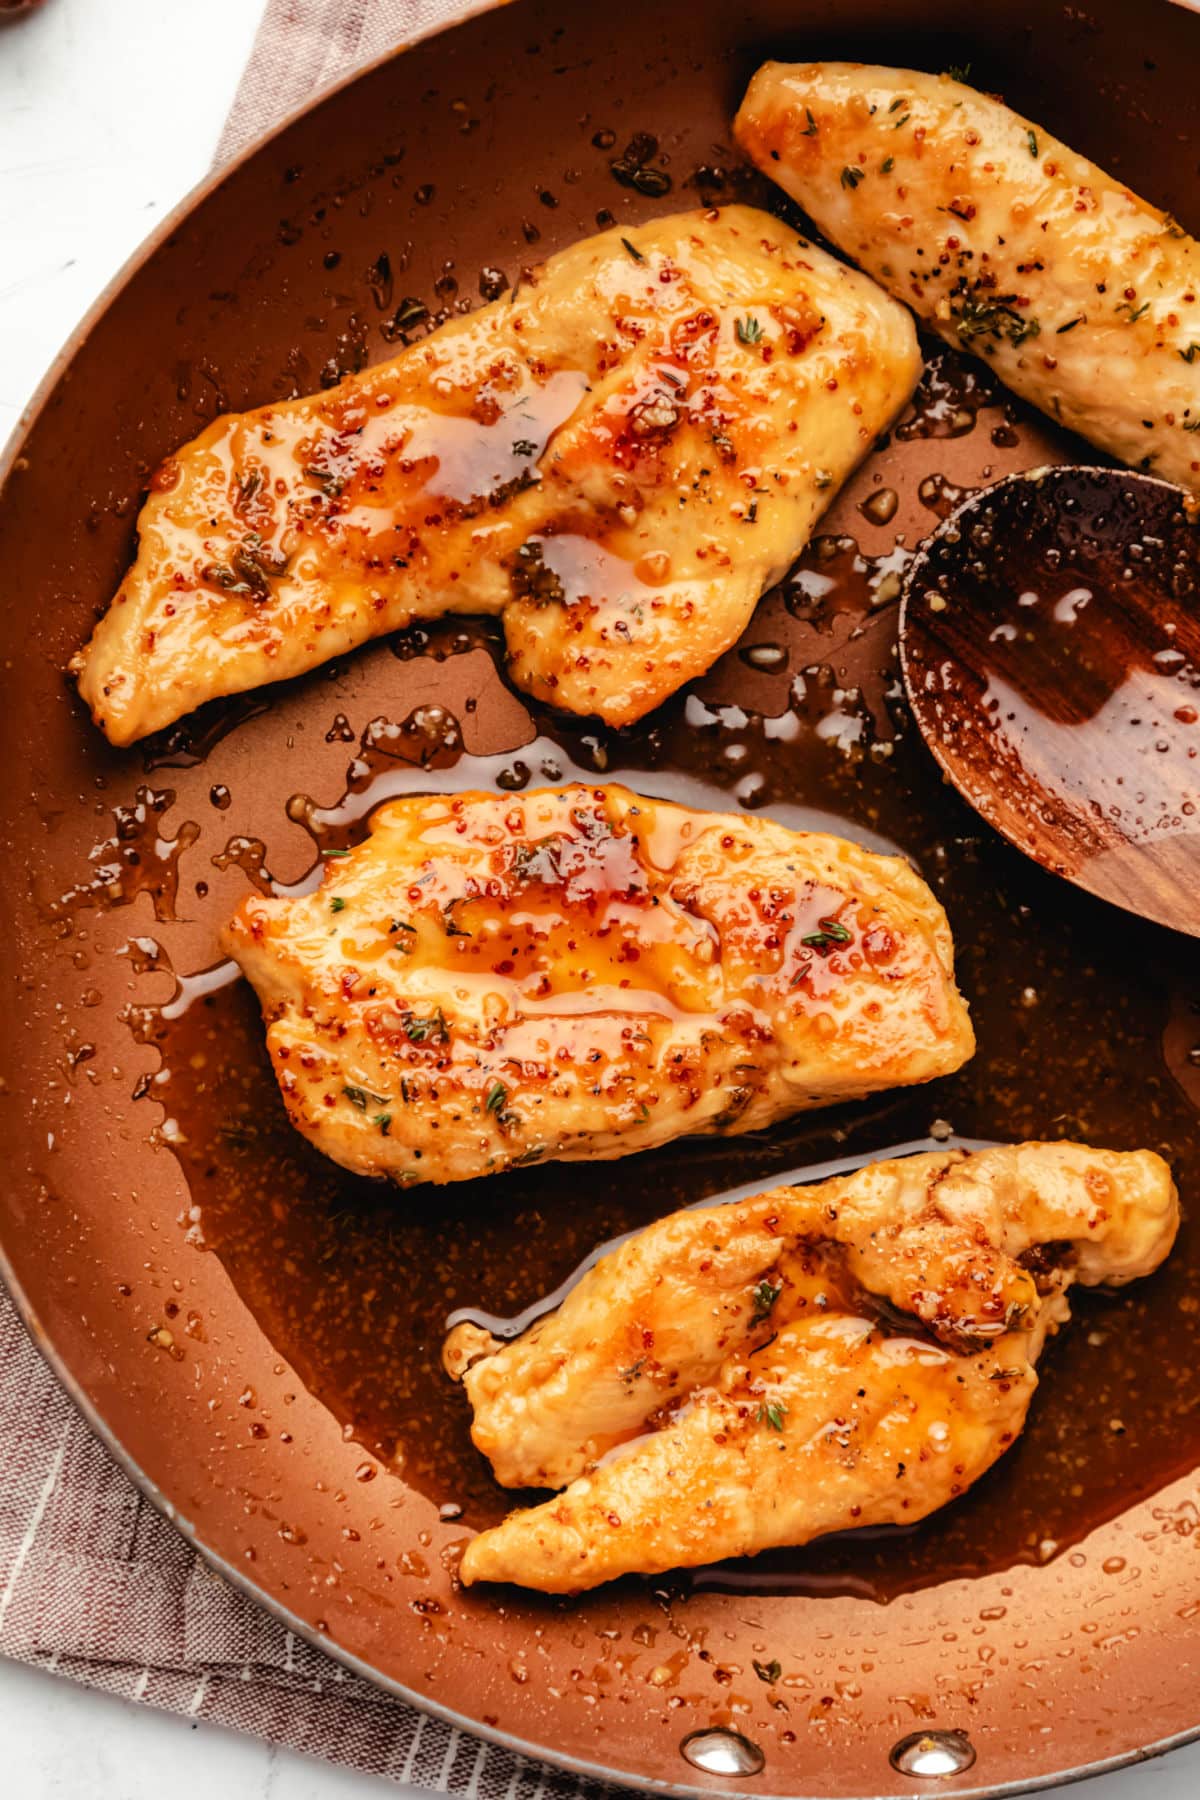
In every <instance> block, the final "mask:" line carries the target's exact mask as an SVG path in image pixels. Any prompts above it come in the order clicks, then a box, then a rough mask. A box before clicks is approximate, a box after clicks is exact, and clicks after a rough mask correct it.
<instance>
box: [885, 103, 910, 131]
mask: <svg viewBox="0 0 1200 1800" xmlns="http://www.w3.org/2000/svg"><path fill="white" fill-rule="evenodd" d="M890 110H891V109H890V108H889V111H890ZM911 118H912V114H911V113H901V115H900V117H899V118H898V119H897V120H896V123H895V124H894V125H893V126H892V130H893V131H899V129H900V127H901V126H902V125H907V124H908V121H909V120H910V119H911Z"/></svg>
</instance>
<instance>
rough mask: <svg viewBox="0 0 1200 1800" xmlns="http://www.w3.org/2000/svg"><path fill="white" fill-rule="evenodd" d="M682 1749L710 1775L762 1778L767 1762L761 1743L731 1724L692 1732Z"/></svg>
mask: <svg viewBox="0 0 1200 1800" xmlns="http://www.w3.org/2000/svg"><path fill="white" fill-rule="evenodd" d="M679 1749H680V1753H681V1754H682V1756H683V1757H684V1758H685V1759H686V1761H688V1762H690V1763H691V1765H692V1767H693V1768H696V1769H703V1771H704V1773H705V1774H706V1775H733V1776H744V1775H761V1774H762V1771H763V1768H764V1766H765V1764H766V1760H767V1759H766V1757H765V1756H764V1755H763V1753H762V1751H761V1750H760V1749H759V1747H758V1745H757V1744H752V1743H751V1742H750V1739H749V1738H748V1737H743V1736H742V1734H741V1732H740V1731H734V1730H732V1729H731V1728H730V1727H729V1726H728V1725H710V1726H707V1727H705V1728H704V1729H702V1730H700V1731H689V1732H688V1734H687V1736H686V1737H685V1738H684V1740H683V1742H682V1743H681V1744H680V1746H679Z"/></svg>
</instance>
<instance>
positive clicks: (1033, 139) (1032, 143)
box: [1025, 126, 1039, 158]
mask: <svg viewBox="0 0 1200 1800" xmlns="http://www.w3.org/2000/svg"><path fill="white" fill-rule="evenodd" d="M1025 142H1026V143H1027V144H1028V145H1029V154H1030V156H1032V157H1034V158H1036V157H1037V156H1038V155H1039V151H1038V141H1037V132H1036V131H1034V129H1033V127H1032V126H1030V128H1029V130H1028V131H1027V132H1026V133H1025Z"/></svg>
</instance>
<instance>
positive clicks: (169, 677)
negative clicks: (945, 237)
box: [72, 206, 920, 744]
mask: <svg viewBox="0 0 1200 1800" xmlns="http://www.w3.org/2000/svg"><path fill="white" fill-rule="evenodd" d="M919 370H920V360H919V356H918V353H917V348H916V338H915V334H914V332H913V328H912V321H911V320H910V319H909V317H908V315H907V314H906V313H905V311H904V309H903V308H902V307H899V306H897V305H896V304H895V302H894V301H892V300H889V299H888V297H887V295H886V294H884V293H882V292H881V291H880V289H879V288H877V287H876V286H875V284H874V283H873V282H871V281H868V280H866V279H865V278H864V277H863V276H861V275H859V274H858V273H857V271H855V270H853V269H848V268H846V267H845V266H844V265H843V264H841V263H839V262H837V261H836V260H835V259H834V258H833V257H831V256H828V255H826V254H825V253H824V252H822V251H819V250H816V249H814V248H813V247H812V246H811V245H808V244H804V243H802V242H801V241H800V240H798V239H797V237H796V234H795V232H794V231H791V230H789V229H788V228H787V227H786V226H784V225H781V224H780V223H779V222H778V220H776V219H773V218H771V217H770V216H769V215H768V214H766V213H762V212H755V211H752V210H751V209H750V208H747V207H740V206H732V207H727V208H725V209H724V210H723V211H721V212H720V213H718V212H716V211H709V212H703V213H700V212H695V213H683V214H680V215H678V216H677V217H674V218H667V219H659V220H657V221H655V222H654V223H652V224H649V225H642V226H636V227H630V229H629V235H628V236H627V237H625V236H622V235H621V234H620V233H619V232H616V231H609V232H605V233H604V234H603V235H601V236H599V237H594V238H589V239H587V240H585V241H584V242H583V243H580V244H576V245H575V246H574V247H573V248H571V249H569V250H564V251H562V252H561V253H560V254H559V255H557V256H554V257H552V258H551V259H550V260H549V261H548V262H547V263H546V264H545V265H544V266H543V267H542V268H541V269H539V270H536V271H534V272H533V273H532V274H531V275H528V276H526V277H523V278H522V280H521V282H520V284H519V292H518V291H517V290H515V289H514V291H513V292H512V293H510V294H508V295H506V296H505V298H504V299H502V300H498V301H496V302H495V303H494V304H493V305H490V306H485V307H483V308H481V309H480V310H479V311H478V312H476V313H473V314H471V315H470V316H469V317H464V318H456V319H453V320H451V321H450V322H449V323H447V324H445V325H443V326H442V327H441V329H440V330H438V331H436V332H434V333H433V334H432V335H431V336H429V337H427V338H424V339H422V340H421V341H420V342H419V343H417V344H414V345H412V346H411V347H410V348H408V349H405V350H404V351H402V352H401V354H400V355H399V356H397V357H396V358H395V359H394V360H393V361H391V362H388V363H382V364H380V365H379V366H378V367H377V368H373V369H368V370H366V371H365V372H364V373H363V374H361V375H355V376H352V377H351V378H349V379H348V380H346V381H343V382H342V383H341V385H340V386H338V387H336V388H333V389H331V390H330V391H329V392H328V393H323V394H317V395H313V396H312V397H311V398H307V399H302V400H293V401H288V402H286V403H284V404H279V405H272V406H265V407H261V408H259V410H258V411H256V412H250V413H245V414H242V415H238V416H230V417H227V418H221V419H217V420H216V421H215V422H214V423H213V424H212V425H210V426H209V427H208V429H207V430H206V431H204V432H202V433H201V435H200V436H199V437H198V438H196V439H195V440H194V442H193V443H191V444H188V445H187V446H185V448H184V449H182V450H181V451H180V452H179V453H178V455H176V456H174V457H170V458H168V460H167V461H166V462H165V463H164V464H163V465H162V467H161V468H160V469H159V471H158V473H157V475H156V476H155V477H154V480H153V482H152V484H151V493H150V497H149V499H148V500H147V502H146V504H145V506H144V508H143V510H142V514H141V518H140V520H139V525H138V530H139V539H140V542H139V549H138V555H137V560H136V561H135V563H134V565H133V567H132V569H131V570H130V571H129V574H128V575H127V576H126V578H125V580H124V582H123V583H122V585H121V587H120V590H119V591H118V593H117V596H116V598H115V600H114V601H113V603H112V606H111V607H110V608H109V611H108V613H107V614H106V615H105V617H104V618H103V619H102V620H101V622H100V624H99V625H98V626H97V628H96V631H95V633H94V635H93V637H92V641H91V643H90V644H89V645H88V646H87V648H86V649H85V650H84V651H82V652H81V653H80V654H79V655H78V656H77V657H76V659H75V661H74V663H73V664H72V667H73V669H74V670H75V671H76V673H77V674H78V677H79V688H80V692H81V693H82V695H83V697H84V699H85V700H86V701H87V703H88V705H89V706H90V707H91V709H92V713H93V716H94V717H95V720H96V723H97V724H98V725H99V726H100V727H101V729H102V730H103V731H105V732H106V733H107V735H108V736H109V737H110V738H111V739H112V741H113V742H114V743H115V744H128V743H130V742H131V741H132V740H133V739H135V738H139V737H143V736H144V735H145V734H146V733H147V732H151V731H155V730H157V729H158V728H159V727H160V726H163V725H167V724H169V723H170V722H171V721H172V720H174V719H177V718H179V717H180V716H181V715H182V714H183V713H186V712H190V711H191V710H192V708H193V707H196V706H198V705H199V704H200V703H201V701H204V700H209V699H211V698H212V697H213V696H214V695H217V694H231V693H237V692H240V691H242V690H244V689H246V688H252V687H257V686H259V685H260V684H261V683H263V682H267V681H278V680H280V679H282V678H283V677H285V676H290V675H296V674H299V673H301V672H302V671H304V670H307V669H312V668H315V667H316V665H317V664H319V663H323V662H326V661H328V659H329V658H330V657H331V656H337V655H340V654H341V653H343V652H344V651H346V650H349V649H352V648H353V647H354V646H355V645H358V644H362V643H365V642H366V640H367V639H368V638H372V637H377V636H379V635H381V634H382V633H384V632H389V631H395V630H397V629H398V628H399V627H401V626H404V625H407V624H408V623H409V622H410V621H412V620H413V619H422V618H425V619H427V618H433V617H436V616H438V615H439V614H442V613H447V612H462V613H493V614H499V615H501V616H502V617H503V620H504V630H505V636H506V638H507V642H508V656H509V664H510V668H511V671H512V675H513V678H514V680H515V681H516V682H517V683H518V684H519V685H520V686H521V687H523V688H526V689H528V691H529V692H530V693H532V694H535V695H537V696H538V697H539V698H541V699H544V700H547V701H551V702H553V703H554V704H555V705H557V706H559V707H562V708H563V709H565V710H566V711H569V712H575V713H584V714H593V713H594V714H599V715H600V716H601V717H602V718H604V719H605V720H607V721H608V722H609V723H610V724H618V725H620V724H627V723H629V722H630V721H632V720H634V719H639V718H641V717H642V715H643V714H644V713H647V712H649V711H650V710H651V709H652V708H653V707H655V706H657V705H658V704H659V702H660V701H662V700H663V699H665V698H666V696H667V695H669V694H671V693H673V692H674V691H675V689H676V688H678V687H680V686H682V684H683V683H684V682H686V681H688V680H689V679H690V678H691V677H692V676H694V675H697V674H699V673H701V672H702V671H703V670H705V669H707V668H708V667H709V665H710V664H711V663H712V662H714V661H715V660H716V658H717V657H718V656H719V655H720V654H721V652H722V651H723V650H725V649H727V648H728V647H729V645H730V644H732V643H733V642H734V641H735V640H736V638H737V637H738V636H739V635H740V633H741V631H742V629H743V627H744V626H745V624H746V622H747V620H748V619H749V617H750V614H751V612H752V611H753V608H754V605H755V602H756V601H757V599H758V597H759V595H760V594H761V593H762V591H763V589H764V588H766V587H767V586H768V585H769V584H770V583H771V582H772V581H774V580H775V579H776V578H777V577H778V576H780V575H781V574H783V572H784V571H785V570H786V569H787V567H788V566H789V564H790V563H791V562H792V560H793V559H794V558H795V556H796V555H797V554H798V553H799V551H800V549H801V548H802V547H803V545H804V543H805V542H806V540H807V538H808V536H809V533H810V532H811V530H812V527H813V524H814V522H815V520H816V519H817V518H818V516H819V515H820V513H821V512H822V511H823V509H824V508H825V506H826V505H827V504H828V503H829V501H830V499H831V498H832V497H833V495H834V494H835V493H836V492H837V489H838V486H839V484H840V483H841V482H842V481H843V480H844V479H845V477H846V476H847V474H848V473H849V472H850V471H851V469H853V467H854V466H855V464H856V463H857V462H858V461H859V460H860V458H861V457H862V456H863V455H864V454H865V453H866V452H867V451H868V450H869V449H870V447H871V445H872V443H873V442H874V441H875V438H876V437H877V436H878V435H879V433H880V432H881V431H882V430H884V429H885V428H886V427H887V425H888V424H889V423H890V421H891V419H892V418H893V417H894V415H895V414H896V413H897V412H898V411H899V410H900V409H901V407H902V406H903V405H904V403H905V401H906V400H907V399H908V397H909V394H910V393H911V391H912V389H913V387H914V386H915V384H916V380H917V375H918V373H919Z"/></svg>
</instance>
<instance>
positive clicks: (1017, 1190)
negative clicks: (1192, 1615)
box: [445, 1144, 1179, 1593]
mask: <svg viewBox="0 0 1200 1800" xmlns="http://www.w3.org/2000/svg"><path fill="white" fill-rule="evenodd" d="M1178 1222H1179V1207H1178V1198H1177V1195H1176V1192H1175V1187H1174V1184H1173V1182H1172V1180H1171V1174H1170V1171H1169V1169H1168V1168H1167V1165H1166V1164H1165V1163H1164V1162H1163V1161H1162V1159H1161V1158H1160V1157H1158V1156H1155V1155H1153V1154H1151V1153H1150V1152H1149V1151H1144V1150H1143V1151H1137V1152H1134V1153H1131V1154H1119V1153H1117V1152H1114V1151H1105V1150H1091V1149H1088V1148H1086V1147H1085V1146H1083V1145H1079V1144H1021V1145H1016V1146H1003V1147H999V1148H996V1149H993V1150H985V1151H981V1152H979V1153H977V1154H975V1155H973V1156H964V1155H963V1154H962V1152H959V1151H946V1152H942V1153H935V1154H932V1155H924V1156H913V1157H909V1158H905V1159H902V1160H896V1161H892V1162H883V1163H877V1164H875V1165H873V1166H870V1167H867V1168H865V1169H862V1170H860V1171H859V1172H858V1173H857V1174H854V1175H849V1176H844V1177H839V1178H837V1179H835V1180H832V1181H826V1182H822V1183H820V1184H819V1185H815V1186H812V1187H799V1188H776V1189H775V1190H773V1191H772V1192H770V1193H767V1194H763V1195H760V1196H759V1197H757V1198H755V1199H752V1200H745V1201H740V1202H738V1203H736V1204H731V1205H725V1206H718V1207H711V1208H698V1209H694V1210H688V1211H684V1212H677V1213H674V1214H672V1215H671V1216H670V1217H669V1218H667V1219H663V1220H661V1221H660V1222H659V1223H658V1224H656V1225H651V1226H650V1227H648V1229H646V1230H645V1231H642V1232H639V1233H637V1234H636V1235H635V1236H634V1237H632V1238H631V1239H629V1240H627V1241H626V1242H625V1243H624V1244H622V1245H621V1246H620V1247H619V1248H618V1249H616V1250H614V1251H612V1252H611V1253H610V1254H609V1255H607V1256H606V1257H604V1258H602V1259H601V1261H600V1262H599V1263H597V1264H596V1265H595V1266H594V1267H593V1268H592V1269H590V1270H589V1271H588V1272H587V1273H586V1274H585V1275H584V1276H583V1277H582V1279H581V1280H580V1281H579V1282H578V1284H577V1285H576V1286H575V1287H574V1288H573V1289H572V1290H571V1291H570V1292H569V1293H568V1295H567V1297H566V1299H565V1300H564V1301H563V1303H562V1304H561V1306H559V1307H558V1308H557V1309H556V1310H555V1311H553V1312H551V1313H549V1314H547V1315H546V1316H545V1317H544V1318H542V1319H541V1320H539V1321H538V1322H537V1323H536V1324H535V1325H534V1326H533V1327H531V1329H530V1330H528V1331H527V1332H526V1333H525V1334H524V1335H523V1336H522V1337H520V1338H518V1339H516V1340H515V1341H513V1342H508V1343H505V1342H502V1341H501V1340H498V1339H496V1338H494V1337H493V1336H492V1335H491V1334H490V1333H488V1332H486V1331H483V1330H482V1329H480V1328H479V1327H477V1326H474V1325H471V1324H463V1325H459V1326H457V1327H456V1328H455V1330H454V1331H453V1332H452V1333H451V1335H450V1337H449V1338H448V1340H447V1343H446V1348H445V1362H446V1367H447V1369H448V1371H449V1372H450V1373H451V1374H452V1375H454V1376H455V1377H457V1378H459V1379H461V1380H462V1381H463V1382H464V1385H465V1388H466V1393H467V1398H468V1399H469V1401H470V1403H471V1406H472V1409H473V1414H474V1419H473V1425H472V1436H473V1437H474V1440H475V1443H476V1444H477V1446H478V1447H479V1449H480V1450H481V1451H482V1452H483V1453H484V1455H486V1456H487V1457H488V1458H489V1460H490V1462H491V1464H492V1468H493V1471H494V1473H495V1475H496V1478H497V1480H498V1481H500V1482H501V1483H502V1484H503V1485H504V1486H507V1487H556V1488H563V1489H564V1490H565V1491H564V1492H562V1493H561V1494H560V1495H559V1496H558V1497H557V1498H556V1499H552V1500H548V1501H546V1502H545V1503H544V1504H543V1505H541V1506H537V1507H533V1508H530V1509H528V1510H526V1511H522V1512H517V1513H514V1514H512V1515H511V1516H510V1517H509V1518H508V1519H507V1520H505V1521H504V1523H503V1524H501V1525H499V1526H497V1527H496V1528H494V1529H492V1530H490V1531H485V1532H483V1533H481V1534H480V1536H478V1537H476V1538H475V1539H473V1540H472V1542H471V1543H470V1544H468V1546H467V1549H466V1552H465V1555H464V1557H463V1562H462V1577H463V1580H464V1581H466V1582H468V1583H470V1582H475V1581H511V1582H517V1583H520V1584H521V1585H523V1586H527V1587H534V1588H541V1589H543V1590H545V1591H546V1592H549V1593H571V1592H576V1591H578V1590H581V1589H585V1588H590V1587H595V1586H596V1585H597V1584H599V1583H600V1582H603V1581H608V1580H611V1579H613V1578H614V1577H615V1576H618V1575H622V1574H627V1573H631V1572H641V1573H647V1574H657V1573H661V1572H662V1571H664V1570H666V1569H670V1568H676V1567H686V1566H695V1565H697V1564H701V1563H708V1562H716V1561H719V1560H721V1559H723V1558H725V1557H731V1556H745V1555H752V1554H754V1553H755V1552H757V1551H760V1550H765V1549H770V1548H774V1547H779V1546H783V1545H800V1544H805V1543H808V1542H809V1541H810V1540H811V1539H813V1538H815V1537H819V1536H821V1535H823V1534H824V1533H826V1532H831V1531H839V1530H845V1529H848V1528H852V1527H857V1526H862V1525H881V1524H903V1523H912V1522H915V1521H916V1520H918V1519H921V1518H923V1517H925V1516H926V1514H928V1513H930V1512H932V1511H933V1510H934V1509H935V1508H937V1507H939V1506H942V1505H944V1504H945V1503H946V1502H947V1501H948V1500H952V1499H953V1498H954V1497H955V1496H956V1495H959V1494H961V1493H963V1492H964V1491H965V1490H966V1489H967V1488H968V1487H969V1486H970V1485H971V1483H972V1482H973V1481H975V1480H977V1479H978V1477H979V1476H980V1475H982V1474H983V1473H984V1471H985V1470H986V1469H988V1468H989V1467H990V1466H991V1464H992V1463H993V1462H994V1461H995V1460H996V1458H997V1457H998V1456H1000V1455H1001V1454H1002V1453H1003V1451H1004V1450H1006V1449H1007V1448H1008V1447H1009V1446H1010V1445H1011V1444H1012V1443H1013V1441H1014V1439H1015V1438H1016V1437H1017V1435H1018V1434H1019V1432H1020V1430H1021V1428H1022V1425H1023V1424H1024V1421H1025V1415H1026V1412H1027V1409H1028V1407H1029V1403H1030V1400H1031V1398H1032V1396H1033V1392H1034V1389H1035V1387H1036V1386H1037V1376H1036V1374H1035V1372H1034V1364H1035V1362H1036V1361H1037V1358H1038V1355H1039V1352H1040V1350H1041V1348H1042V1345H1043V1343H1044V1341H1045V1338H1046V1336H1047V1334H1049V1333H1052V1332H1054V1331H1055V1330H1057V1329H1058V1328H1059V1326H1060V1325H1061V1324H1062V1323H1063V1322H1064V1321H1065V1320H1066V1318H1067V1317H1068V1306H1067V1300H1066V1294H1067V1290H1068V1288H1069V1287H1070V1286H1071V1284H1072V1283H1074V1282H1081V1283H1083V1284H1084V1285H1086V1286H1095V1285H1097V1284H1099V1283H1106V1284H1110V1285H1119V1284H1123V1283H1125V1282H1129V1281H1133V1280H1135V1279H1137V1278H1138V1277H1140V1276H1143V1275H1147V1274H1149V1273H1150V1272H1151V1271H1152V1270H1153V1269H1155V1268H1157V1266H1158V1265H1159V1263H1160V1262H1161V1261H1162V1260H1163V1258H1164V1257H1165V1256H1166V1255H1167V1253H1168V1252H1169V1250H1170V1248H1171V1245H1172V1242H1173V1241H1174V1237H1175V1233H1176V1230H1177V1227H1178Z"/></svg>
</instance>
